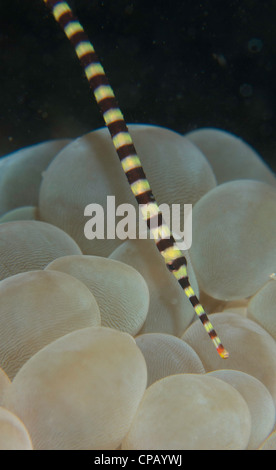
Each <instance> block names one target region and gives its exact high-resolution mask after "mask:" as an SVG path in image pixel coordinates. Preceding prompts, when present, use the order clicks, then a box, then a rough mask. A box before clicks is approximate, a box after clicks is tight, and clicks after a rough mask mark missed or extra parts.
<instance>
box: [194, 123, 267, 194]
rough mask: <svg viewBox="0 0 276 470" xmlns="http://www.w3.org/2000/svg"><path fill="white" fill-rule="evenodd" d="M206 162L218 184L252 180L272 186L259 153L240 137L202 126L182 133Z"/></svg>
mask: <svg viewBox="0 0 276 470" xmlns="http://www.w3.org/2000/svg"><path fill="white" fill-rule="evenodd" d="M185 137H187V138H188V139H189V140H191V142H193V143H194V144H195V145H197V147H198V148H199V149H200V150H201V151H202V153H203V154H204V155H205V157H206V158H207V160H208V161H209V163H210V165H211V166H212V169H213V171H214V173H215V176H216V178H217V182H218V184H221V183H225V182H226V181H230V180H237V179H244V178H245V179H254V180H258V181H264V182H265V183H269V184H272V185H274V186H275V185H276V179H275V175H274V173H273V172H272V171H271V170H270V168H269V167H268V166H267V165H266V164H265V162H264V161H263V160H262V158H261V156H260V155H259V154H258V153H257V152H256V151H255V150H254V149H253V148H252V147H250V145H248V144H247V143H246V142H244V141H243V140H242V139H241V138H239V137H237V136H235V135H233V134H231V133H230V132H226V131H223V130H220V129H214V128H203V129H197V130H195V131H192V132H189V133H188V134H186V135H185Z"/></svg>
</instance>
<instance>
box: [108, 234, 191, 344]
mask: <svg viewBox="0 0 276 470" xmlns="http://www.w3.org/2000/svg"><path fill="white" fill-rule="evenodd" d="M110 258H111V259H115V260H118V261H121V262H123V263H127V264H129V265H131V266H133V267H134V268H135V269H137V271H139V272H140V273H141V274H142V276H143V278H144V279H145V281H146V283H147V285H148V288H149V293H150V305H149V312H148V315H147V318H146V321H145V323H144V326H143V328H142V329H141V331H140V333H157V332H159V333H168V334H172V335H175V336H180V335H181V334H182V333H183V331H184V330H185V329H186V328H187V326H188V325H189V324H190V323H191V321H192V319H193V317H194V309H193V307H192V306H191V304H190V302H189V300H188V299H187V298H186V296H185V295H183V290H182V288H181V287H180V285H179V284H178V282H177V281H176V279H174V277H173V276H172V275H171V273H170V272H169V271H168V269H167V267H166V265H165V264H164V261H163V259H162V258H161V256H160V254H159V253H158V251H157V249H156V247H155V245H154V242H153V240H149V239H148V240H128V241H126V242H124V243H123V244H122V245H121V246H119V247H118V248H117V249H116V250H114V252H113V253H112V254H111V255H110ZM188 274H189V275H190V282H191V285H192V286H193V288H194V290H195V291H196V292H198V286H197V282H196V278H195V276H194V272H193V268H192V266H191V264H190V263H189V264H188Z"/></svg>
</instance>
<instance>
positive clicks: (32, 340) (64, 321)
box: [0, 271, 101, 379]
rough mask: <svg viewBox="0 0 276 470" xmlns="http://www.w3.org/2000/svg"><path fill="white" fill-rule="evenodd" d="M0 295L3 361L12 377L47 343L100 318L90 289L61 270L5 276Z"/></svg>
mask: <svg viewBox="0 0 276 470" xmlns="http://www.w3.org/2000/svg"><path fill="white" fill-rule="evenodd" d="M0 299H1V313H0V365H1V367H3V369H4V370H5V372H6V373H7V374H8V376H9V377H10V378H11V379H13V377H14V376H15V374H16V373H17V372H18V370H19V369H20V368H21V367H22V365H23V364H24V363H25V362H26V361H27V360H28V359H29V358H30V357H32V356H33V355H34V354H35V353H36V352H37V351H39V350H40V349H42V348H43V347H44V346H46V345H47V344H49V343H51V342H52V341H54V340H55V339H57V338H59V337H60V336H63V335H65V334H67V333H70V332H71V331H74V330H77V329H80V328H86V327H89V326H99V325H100V321H101V319H100V311H99V307H98V305H97V302H96V300H95V297H94V296H93V295H92V294H91V292H90V291H89V289H88V288H87V287H86V286H85V285H84V284H82V283H81V282H80V281H79V280H77V279H75V278H74V277H72V276H69V275H68V274H64V273H60V272H55V271H32V272H27V273H22V274H17V275H15V276H11V277H9V278H7V279H4V280H3V281H1V282H0Z"/></svg>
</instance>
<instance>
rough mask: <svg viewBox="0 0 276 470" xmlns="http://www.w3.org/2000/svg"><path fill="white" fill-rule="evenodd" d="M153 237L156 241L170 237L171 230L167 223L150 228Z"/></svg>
mask: <svg viewBox="0 0 276 470" xmlns="http://www.w3.org/2000/svg"><path fill="white" fill-rule="evenodd" d="M150 231H151V233H152V235H153V238H154V240H155V241H156V242H158V241H160V240H164V239H167V238H170V236H171V232H170V230H169V228H168V227H167V225H166V224H164V225H160V227H156V228H150Z"/></svg>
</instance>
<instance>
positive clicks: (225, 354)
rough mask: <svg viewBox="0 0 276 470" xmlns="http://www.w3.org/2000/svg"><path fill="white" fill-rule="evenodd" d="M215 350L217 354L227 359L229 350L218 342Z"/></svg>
mask: <svg viewBox="0 0 276 470" xmlns="http://www.w3.org/2000/svg"><path fill="white" fill-rule="evenodd" d="M217 352H218V353H219V355H220V357H221V358H222V359H228V357H229V352H228V351H227V350H226V349H225V348H224V347H223V346H222V344H220V345H219V346H218V347H217Z"/></svg>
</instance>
